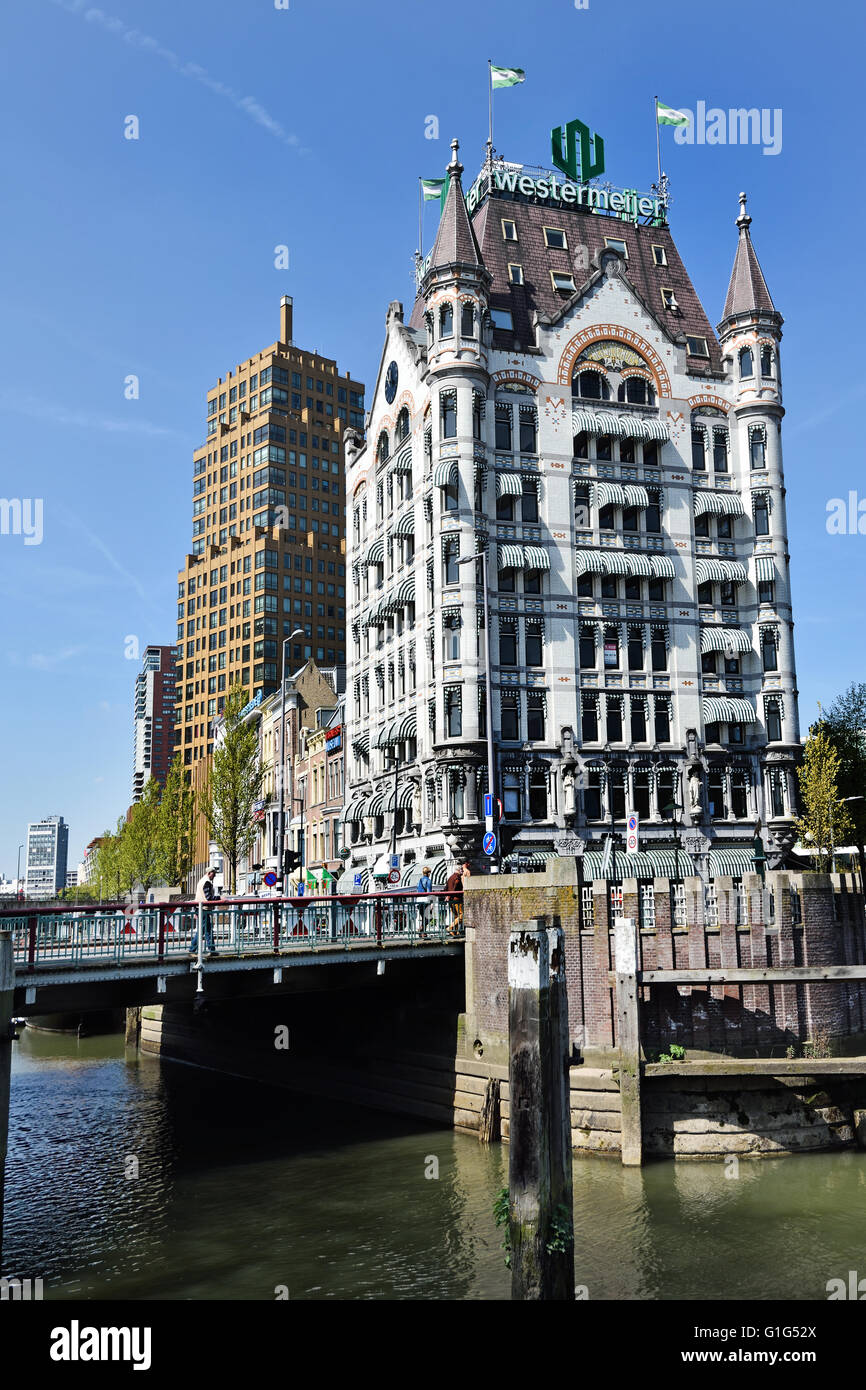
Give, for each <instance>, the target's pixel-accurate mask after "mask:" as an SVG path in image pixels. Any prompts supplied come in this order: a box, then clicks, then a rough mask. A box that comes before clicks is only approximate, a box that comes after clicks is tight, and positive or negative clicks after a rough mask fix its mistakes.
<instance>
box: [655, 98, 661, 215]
mask: <svg viewBox="0 0 866 1390" xmlns="http://www.w3.org/2000/svg"><path fill="white" fill-rule="evenodd" d="M653 115H654V116H655V122H656V155H657V157H658V162H659V198H661V196H662V147H661V140H660V138H659V99H658V97H657V96H656V97H653Z"/></svg>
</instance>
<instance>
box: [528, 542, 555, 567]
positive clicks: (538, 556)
mask: <svg viewBox="0 0 866 1390" xmlns="http://www.w3.org/2000/svg"><path fill="white" fill-rule="evenodd" d="M523 568H524V569H525V570H549V569H550V554H549V552H548V551H547V550H546V549H545V548H544V546H543V545H525V546H524V547H523Z"/></svg>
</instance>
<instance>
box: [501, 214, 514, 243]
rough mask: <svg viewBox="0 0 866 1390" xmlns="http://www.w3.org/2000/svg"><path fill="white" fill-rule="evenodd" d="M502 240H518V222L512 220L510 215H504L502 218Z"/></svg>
mask: <svg viewBox="0 0 866 1390" xmlns="http://www.w3.org/2000/svg"><path fill="white" fill-rule="evenodd" d="M502 240H503V241H516V240H517V223H516V222H512V221H511V219H510V218H508V217H503V218H502Z"/></svg>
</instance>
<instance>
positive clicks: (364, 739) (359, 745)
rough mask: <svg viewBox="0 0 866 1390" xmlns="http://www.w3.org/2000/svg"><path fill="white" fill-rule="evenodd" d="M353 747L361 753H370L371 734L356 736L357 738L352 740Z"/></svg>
mask: <svg viewBox="0 0 866 1390" xmlns="http://www.w3.org/2000/svg"><path fill="white" fill-rule="evenodd" d="M352 747H353V748H355V749H357V751H358V752H359V753H369V751H370V735H369V734H356V735H355V737H354V738H353V739H352Z"/></svg>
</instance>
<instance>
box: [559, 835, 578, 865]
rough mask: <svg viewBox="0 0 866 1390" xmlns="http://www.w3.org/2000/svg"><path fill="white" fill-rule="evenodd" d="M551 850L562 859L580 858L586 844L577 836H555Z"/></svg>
mask: <svg viewBox="0 0 866 1390" xmlns="http://www.w3.org/2000/svg"><path fill="white" fill-rule="evenodd" d="M553 848H554V849H555V850H556V852H557V854H558V855H560V857H561V858H563V859H569V858H572V859H573V858H574V857H575V856H576V857H577V858H580V857H581V855H582V854H583V851H584V850H585V848H586V843H585V841H583V840H582V839H581V838H580V836H579V835H557V837H556V839H555V840H554V842H553Z"/></svg>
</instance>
